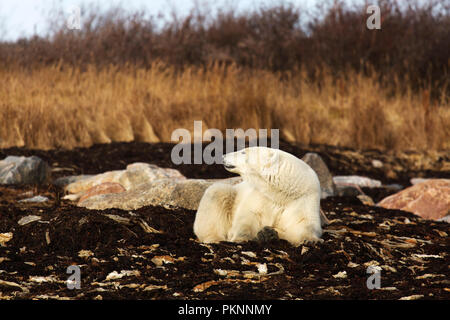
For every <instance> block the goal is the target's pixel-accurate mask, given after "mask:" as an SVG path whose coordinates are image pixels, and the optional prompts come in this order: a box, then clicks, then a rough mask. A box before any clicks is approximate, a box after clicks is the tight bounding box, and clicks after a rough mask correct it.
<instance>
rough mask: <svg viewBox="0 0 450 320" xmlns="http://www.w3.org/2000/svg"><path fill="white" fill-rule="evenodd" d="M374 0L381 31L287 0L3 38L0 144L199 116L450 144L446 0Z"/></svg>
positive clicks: (115, 16) (139, 136)
mask: <svg viewBox="0 0 450 320" xmlns="http://www.w3.org/2000/svg"><path fill="white" fill-rule="evenodd" d="M411 3H412V2H411ZM380 5H381V6H382V17H383V22H382V30H378V31H376V30H372V31H371V30H367V29H366V28H365V19H366V18H367V15H366V14H365V12H364V10H363V9H364V8H346V7H345V6H343V5H341V6H336V7H333V8H331V9H330V10H328V11H327V12H325V13H324V15H323V18H322V19H320V20H319V19H318V20H312V22H311V23H310V25H309V26H308V27H307V28H306V27H301V24H299V18H300V15H299V13H298V11H297V10H296V9H295V8H293V7H286V6H282V7H277V8H272V9H260V10H259V11H255V12H253V13H248V14H246V15H244V14H243V15H237V14H235V13H233V12H232V11H230V12H228V13H227V12H222V13H221V14H219V15H218V16H217V17H216V18H214V19H212V20H208V19H206V18H205V14H203V13H199V12H194V13H192V14H191V15H190V16H189V17H187V18H185V19H183V20H176V19H175V20H174V21H172V22H170V23H167V24H166V25H165V26H164V27H162V28H160V29H158V28H156V27H155V24H154V22H152V21H151V20H148V19H146V18H144V17H143V16H142V15H133V16H123V15H122V14H121V13H120V10H119V11H115V12H113V13H109V14H106V15H103V16H98V15H95V14H91V15H90V16H89V17H90V18H89V19H87V20H86V21H85V23H84V25H83V27H82V29H81V31H75V32H74V31H70V30H67V29H65V28H64V27H60V28H59V29H58V28H57V30H56V31H55V32H54V33H53V35H52V36H49V37H48V38H38V37H35V38H32V39H22V40H19V41H17V42H15V43H0V123H1V124H2V125H1V127H0V148H4V147H9V146H14V145H19V146H26V147H30V148H42V149H48V148H55V147H64V148H73V147H76V146H89V145H91V144H93V143H105V142H110V141H132V140H138V141H148V142H154V141H170V138H171V133H172V131H173V130H174V129H176V128H181V127H182V128H187V129H190V130H192V129H193V121H194V120H203V129H206V128H207V127H209V128H218V129H220V130H224V129H225V128H243V129H247V128H256V129H258V128H268V129H270V128H279V129H280V132H281V136H282V137H284V138H285V139H287V140H296V141H298V142H301V143H306V144H309V143H321V144H322V143H323V144H331V145H342V146H349V147H355V148H379V149H384V150H386V149H420V150H430V149H431V150H438V149H440V150H442V149H449V148H450V100H449V87H448V79H447V77H448V68H449V63H450V60H449V54H448V48H449V45H450V31H449V30H450V18H449V17H450V15H449V8H443V9H442V7H441V9H440V11H439V13H433V12H434V11H435V7H436V4H433V3H431V2H430V4H429V6H426V7H409V8H406V9H402V10H399V8H398V6H397V5H396V4H395V2H393V1H381V2H380ZM433 10H434V11H433Z"/></svg>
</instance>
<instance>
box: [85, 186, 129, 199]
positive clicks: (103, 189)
mask: <svg viewBox="0 0 450 320" xmlns="http://www.w3.org/2000/svg"><path fill="white" fill-rule="evenodd" d="M124 191H126V189H125V188H124V187H123V186H122V185H121V184H120V183H117V182H105V183H102V184H99V185H96V186H94V187H92V188H90V189H88V190H87V191H86V192H84V193H83V194H82V195H81V197H80V200H78V202H82V201H84V200H86V199H88V198H90V197H93V196H97V195H100V194H108V193H121V192H124Z"/></svg>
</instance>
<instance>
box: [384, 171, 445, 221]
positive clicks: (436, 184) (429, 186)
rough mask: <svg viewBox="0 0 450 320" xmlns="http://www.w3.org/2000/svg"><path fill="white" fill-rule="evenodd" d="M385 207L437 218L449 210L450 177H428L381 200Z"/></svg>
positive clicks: (425, 217) (426, 217) (443, 215)
mask: <svg viewBox="0 0 450 320" xmlns="http://www.w3.org/2000/svg"><path fill="white" fill-rule="evenodd" d="M378 205H379V206H380V207H384V208H386V209H399V210H404V211H410V212H413V213H415V214H417V215H419V216H421V217H422V218H424V219H433V220H437V219H440V218H443V217H445V216H447V215H448V214H449V212H450V179H429V180H427V181H424V182H421V183H418V184H415V185H413V186H411V187H409V188H406V189H404V190H402V191H400V192H398V193H395V194H393V195H391V196H389V197H386V198H384V199H383V200H381V201H380V202H379V203H378Z"/></svg>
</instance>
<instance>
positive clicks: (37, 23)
mask: <svg viewBox="0 0 450 320" xmlns="http://www.w3.org/2000/svg"><path fill="white" fill-rule="evenodd" d="M280 1H282V2H283V3H286V4H290V3H292V4H293V5H295V6H298V7H300V6H301V7H302V8H303V7H305V8H313V7H314V5H315V4H316V3H317V2H320V1H319V0H213V1H208V0H127V1H119V0H112V1H111V0H0V40H6V41H15V40H17V39H18V38H21V37H30V36H33V35H34V34H37V35H39V36H45V35H46V34H47V33H48V17H49V16H51V13H52V12H55V11H63V12H66V13H67V14H68V15H69V14H70V13H69V12H70V10H71V8H72V7H73V6H83V5H91V4H93V5H96V6H98V7H99V8H101V9H102V10H106V9H107V8H109V7H111V6H114V5H121V7H122V8H124V9H125V10H130V11H136V10H140V9H143V10H145V12H146V13H147V14H149V15H153V16H157V15H158V14H163V15H169V14H170V13H171V12H172V10H173V9H175V10H176V11H177V12H178V13H179V14H180V15H183V14H185V13H188V12H189V11H190V9H192V8H193V6H194V4H195V3H198V4H199V5H200V6H203V5H208V6H209V7H210V8H211V9H213V10H214V8H215V7H221V8H227V7H233V8H235V9H236V10H237V11H241V10H249V9H250V10H251V9H252V8H258V7H260V6H261V5H265V6H272V5H276V4H278V3H280Z"/></svg>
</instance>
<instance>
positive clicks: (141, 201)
mask: <svg viewBox="0 0 450 320" xmlns="http://www.w3.org/2000/svg"><path fill="white" fill-rule="evenodd" d="M216 181H219V180H218V179H211V180H204V179H159V180H155V181H152V182H146V183H141V184H140V185H138V186H137V187H135V188H132V189H130V190H127V191H125V192H122V193H115V194H103V195H96V196H92V197H90V198H87V199H86V200H83V201H79V202H78V206H81V207H85V208H88V209H96V210H104V209H110V208H117V209H122V210H136V209H139V208H141V207H144V206H149V205H153V206H157V205H159V206H163V207H166V208H174V207H175V208H184V209H188V210H197V208H198V205H199V203H200V199H201V198H202V196H203V193H204V192H205V190H206V189H207V188H208V187H209V186H210V185H211V184H213V183H214V182H216ZM220 181H221V182H224V183H230V184H236V183H239V182H240V181H242V180H241V178H240V177H235V178H230V179H223V180H220Z"/></svg>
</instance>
